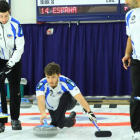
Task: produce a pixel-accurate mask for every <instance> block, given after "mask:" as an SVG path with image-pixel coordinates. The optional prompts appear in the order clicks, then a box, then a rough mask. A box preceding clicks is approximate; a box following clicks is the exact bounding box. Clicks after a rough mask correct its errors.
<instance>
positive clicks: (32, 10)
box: [11, 0, 36, 24]
mask: <svg viewBox="0 0 140 140" xmlns="http://www.w3.org/2000/svg"><path fill="white" fill-rule="evenodd" d="M11 15H12V16H13V17H14V18H16V19H17V20H18V21H19V22H20V23H21V24H28V23H36V0H11Z"/></svg>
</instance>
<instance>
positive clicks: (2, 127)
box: [0, 123, 5, 133]
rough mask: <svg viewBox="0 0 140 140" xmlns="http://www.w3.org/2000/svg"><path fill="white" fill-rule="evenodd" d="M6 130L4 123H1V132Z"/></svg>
mask: <svg viewBox="0 0 140 140" xmlns="http://www.w3.org/2000/svg"><path fill="white" fill-rule="evenodd" d="M4 131H5V125H4V123H0V133H1V132H4Z"/></svg>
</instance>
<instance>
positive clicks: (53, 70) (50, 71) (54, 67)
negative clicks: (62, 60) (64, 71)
mask: <svg viewBox="0 0 140 140" xmlns="http://www.w3.org/2000/svg"><path fill="white" fill-rule="evenodd" d="M44 73H45V75H48V76H52V75H54V74H57V75H59V74H60V66H59V65H58V64H56V63H54V62H52V63H49V64H48V65H47V66H46V67H45V69H44Z"/></svg>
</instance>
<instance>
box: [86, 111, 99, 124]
mask: <svg viewBox="0 0 140 140" xmlns="http://www.w3.org/2000/svg"><path fill="white" fill-rule="evenodd" d="M88 117H89V120H90V121H94V122H96V123H97V121H96V117H95V115H94V114H93V112H92V111H89V112H88Z"/></svg>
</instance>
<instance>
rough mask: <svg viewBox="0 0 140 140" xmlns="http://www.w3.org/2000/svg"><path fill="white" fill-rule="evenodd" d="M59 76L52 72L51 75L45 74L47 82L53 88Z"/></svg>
mask: <svg viewBox="0 0 140 140" xmlns="http://www.w3.org/2000/svg"><path fill="white" fill-rule="evenodd" d="M59 76H60V74H59V75H57V74H53V75H51V76H48V75H46V78H47V82H48V84H49V85H50V86H51V87H53V88H55V87H56V86H57V84H58V78H59Z"/></svg>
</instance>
